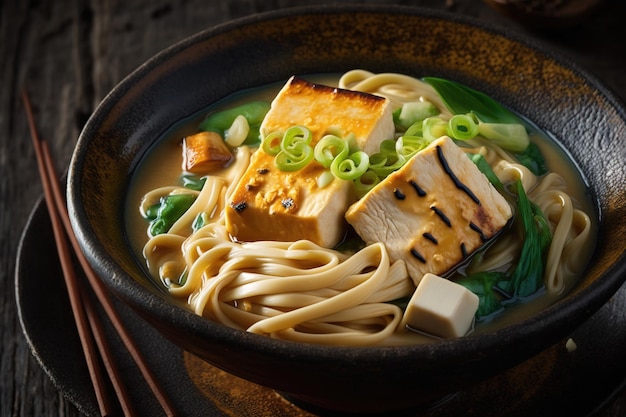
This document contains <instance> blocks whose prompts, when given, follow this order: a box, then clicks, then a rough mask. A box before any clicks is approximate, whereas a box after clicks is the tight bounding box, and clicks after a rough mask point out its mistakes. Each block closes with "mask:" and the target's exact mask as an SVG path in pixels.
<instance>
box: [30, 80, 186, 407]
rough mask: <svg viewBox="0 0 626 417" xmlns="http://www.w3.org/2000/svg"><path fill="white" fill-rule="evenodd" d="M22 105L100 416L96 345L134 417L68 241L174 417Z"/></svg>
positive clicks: (102, 398) (105, 403) (104, 398)
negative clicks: (88, 253) (77, 228)
mask: <svg viewBox="0 0 626 417" xmlns="http://www.w3.org/2000/svg"><path fill="white" fill-rule="evenodd" d="M22 99H23V102H24V106H25V109H26V115H27V118H28V124H29V128H30V132H31V138H32V141H33V146H34V149H35V154H36V157H37V166H38V169H39V174H40V176H41V181H42V185H43V189H44V195H45V200H46V205H47V207H48V212H49V215H50V220H51V223H52V228H53V232H54V237H55V243H56V246H57V251H58V254H59V259H60V261H61V267H62V270H63V275H64V279H65V284H66V287H67V291H68V295H69V298H70V305H71V308H72V312H73V315H74V320H75V321H76V325H77V328H78V333H79V337H80V340H81V345H82V348H83V352H84V354H85V360H86V362H87V367H88V370H89V374H90V377H91V381H92V384H93V387H94V391H95V393H96V399H97V402H98V407H99V411H100V414H101V415H102V416H111V415H112V412H113V408H112V404H111V401H110V399H109V398H108V392H107V390H106V386H105V383H104V375H103V373H102V370H101V369H100V367H99V361H98V352H96V350H95V347H94V342H95V345H96V346H97V348H98V351H99V353H100V359H101V360H102V363H103V364H104V366H105V369H106V371H107V374H108V376H109V379H110V380H111V382H112V385H113V389H114V391H115V393H116V396H117V399H118V401H119V404H120V406H121V408H122V412H123V413H124V415H126V416H132V415H135V411H134V409H133V407H132V404H131V402H130V399H129V397H128V394H127V393H128V391H127V390H126V389H125V387H124V383H123V381H122V379H121V376H120V373H119V370H118V368H117V366H116V365H115V360H114V358H113V356H112V355H111V351H110V347H109V346H108V343H107V342H106V337H105V335H104V331H103V327H102V324H101V323H100V321H99V319H98V315H97V313H96V311H95V307H94V306H93V304H92V302H91V298H90V297H89V294H87V292H86V289H84V288H81V285H80V282H79V280H78V279H77V278H76V274H75V271H74V269H73V263H72V259H71V255H70V254H71V252H70V249H69V247H68V240H69V242H70V243H71V245H72V248H73V250H74V254H75V256H76V258H77V260H78V262H79V264H80V266H81V268H82V270H83V272H84V274H85V276H86V277H87V280H88V281H89V284H90V286H91V289H92V290H93V293H94V294H95V296H96V298H97V299H98V301H99V302H100V305H101V307H102V308H103V310H104V312H105V313H106V316H107V317H108V318H109V320H110V321H111V323H112V324H113V326H114V328H115V330H116V332H117V333H118V335H119V337H120V340H121V341H122V342H123V344H124V346H125V347H126V349H127V350H128V352H129V354H130V356H131V357H132V359H133V360H134V362H135V364H136V365H137V367H138V368H139V370H140V372H141V374H142V375H143V377H144V379H145V381H146V382H147V384H148V386H149V388H150V389H151V391H152V393H153V394H154V396H155V398H156V400H157V401H158V403H159V405H160V406H161V408H162V409H163V411H164V412H165V414H166V415H167V416H168V417H173V416H176V415H177V413H176V411H175V409H174V406H173V405H172V403H171V402H170V400H169V398H168V397H167V394H166V393H165V391H164V390H163V389H162V388H161V386H160V385H159V383H158V382H157V380H156V378H155V377H154V375H153V373H152V371H151V370H150V367H149V365H148V363H147V362H146V360H145V359H144V357H143V356H142V354H141V352H140V350H139V349H138V347H137V345H136V344H135V342H134V340H133V339H132V336H131V335H130V332H129V331H128V330H127V329H126V327H125V326H124V324H123V322H122V320H121V318H120V316H119V314H118V313H117V310H115V308H114V306H113V303H112V302H111V299H110V297H109V295H108V293H107V292H106V289H105V288H104V284H103V283H102V281H100V279H99V278H98V277H97V276H96V274H95V272H94V271H93V269H92V268H91V265H89V262H88V261H87V259H86V258H85V256H84V254H83V252H82V250H81V249H80V246H79V244H78V240H77V239H76V236H75V235H74V232H73V229H72V226H71V224H70V220H69V216H68V213H67V207H66V204H65V199H64V197H63V194H62V192H61V187H60V185H59V180H58V176H57V174H56V172H55V169H54V163H53V161H52V157H51V154H50V149H49V147H48V145H47V142H46V141H44V140H43V139H41V138H40V137H39V134H38V132H37V128H36V126H35V121H34V117H33V112H32V107H31V103H30V99H29V98H28V95H27V93H26V91H22Z"/></svg>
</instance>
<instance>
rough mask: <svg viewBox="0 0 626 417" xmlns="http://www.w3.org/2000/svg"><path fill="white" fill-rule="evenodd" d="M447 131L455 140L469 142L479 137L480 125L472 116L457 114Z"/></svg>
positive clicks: (451, 120) (449, 123) (449, 122)
mask: <svg viewBox="0 0 626 417" xmlns="http://www.w3.org/2000/svg"><path fill="white" fill-rule="evenodd" d="M447 131H448V136H450V137H451V138H453V139H459V140H468V139H472V138H474V137H476V136H477V135H478V124H477V123H476V122H475V121H474V118H473V117H472V115H471V114H457V115H455V116H452V118H451V119H450V121H448V129H447Z"/></svg>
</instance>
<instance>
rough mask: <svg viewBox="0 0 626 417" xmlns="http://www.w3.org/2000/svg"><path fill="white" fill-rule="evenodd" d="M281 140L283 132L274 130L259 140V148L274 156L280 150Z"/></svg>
mask: <svg viewBox="0 0 626 417" xmlns="http://www.w3.org/2000/svg"><path fill="white" fill-rule="evenodd" d="M282 140H283V134H282V133H281V132H279V131H274V132H272V133H270V134H269V135H267V136H265V138H264V139H263V142H261V149H263V152H265V153H266V154H268V155H271V156H276V155H277V154H278V152H280V144H281V142H282Z"/></svg>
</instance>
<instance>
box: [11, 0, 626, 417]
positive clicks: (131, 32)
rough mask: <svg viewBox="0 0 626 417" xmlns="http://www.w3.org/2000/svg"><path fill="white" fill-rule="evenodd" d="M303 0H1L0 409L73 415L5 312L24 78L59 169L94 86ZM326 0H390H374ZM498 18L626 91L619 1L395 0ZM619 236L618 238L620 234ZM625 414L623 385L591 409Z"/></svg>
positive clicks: (17, 217)
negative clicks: (593, 5)
mask: <svg viewBox="0 0 626 417" xmlns="http://www.w3.org/2000/svg"><path fill="white" fill-rule="evenodd" d="M312 3H323V2H318V1H312V0H228V1H227V0H224V1H215V2H207V1H200V0H186V1H183V0H171V1H165V0H157V1H154V0H125V1H113V0H101V1H93V0H56V1H51V0H42V1H39V2H27V1H18V0H5V1H4V2H2V6H1V9H0V10H1V12H0V19H1V20H0V31H1V32H0V33H1V35H0V36H1V37H0V39H1V40H0V66H1V72H0V74H1V77H2V84H1V86H2V91H1V94H2V99H1V101H0V146H1V150H0V233H1V235H2V240H1V245H0V248H1V250H0V259H1V262H0V265H1V269H0V312H1V313H0V315H1V317H2V324H1V326H0V357H1V365H0V378H1V379H0V415H2V416H40V417H46V416H77V415H80V413H79V412H78V411H77V410H76V409H75V407H74V406H73V405H72V404H71V403H70V402H69V401H67V400H66V399H64V397H63V395H62V394H61V393H60V392H59V391H58V390H57V389H56V388H55V387H54V386H53V384H52V383H51V382H50V380H49V378H48V377H47V376H46V374H45V373H44V372H43V370H42V368H41V367H40V366H39V364H38V363H37V362H36V361H35V359H34V358H33V356H32V354H31V352H30V350H29V347H28V345H27V343H26V340H25V338H24V336H23V334H22V329H21V327H20V323H19V320H18V315H17V311H18V310H17V307H16V300H15V295H14V270H15V264H16V253H17V245H18V241H19V238H20V234H21V233H22V230H23V228H24V226H25V224H26V221H27V217H28V213H29V211H30V210H31V208H32V207H33V206H34V205H35V203H36V202H37V201H38V199H39V198H40V196H41V193H42V188H41V186H40V182H39V179H38V174H37V171H36V169H35V157H34V153H33V150H32V147H31V145H30V137H29V132H28V127H27V121H26V117H25V114H24V109H23V106H22V102H21V98H20V90H21V88H22V87H25V88H26V89H27V90H28V92H29V94H30V97H31V100H32V102H33V103H34V110H35V113H36V119H37V123H38V125H39V129H40V131H41V133H42V134H43V136H44V137H45V138H46V139H47V140H48V141H49V142H50V144H51V148H52V152H53V154H54V156H55V158H56V161H57V164H58V166H57V169H58V170H59V171H61V172H63V171H64V170H65V167H66V166H67V164H68V162H69V158H70V155H71V153H72V150H73V147H74V144H75V142H76V139H77V137H78V134H79V131H80V129H81V126H82V125H83V124H84V122H85V121H86V119H87V118H88V117H89V115H90V114H91V112H92V111H93V109H94V107H95V106H96V105H97V103H98V102H99V100H101V99H102V98H103V97H104V95H105V94H106V93H107V92H108V91H109V90H110V89H111V88H112V87H113V86H114V85H115V84H116V83H118V82H119V81H120V80H121V79H122V78H123V77H124V76H125V75H127V74H128V73H129V72H131V71H132V70H133V69H134V68H136V67H137V66H138V65H139V64H141V63H142V62H143V61H145V60H146V59H148V58H149V57H151V56H152V55H153V54H155V53H156V52H158V51H159V50H161V49H163V48H165V47H167V46H169V45H171V44H173V43H175V42H177V41H179V40H182V39H183V38H185V37H187V36H188V35H191V34H193V33H195V32H197V31H199V30H201V29H204V28H207V27H210V26H212V25H215V24H218V23H220V22H223V21H226V20H229V19H233V18H237V17H240V16H244V15H249V14H253V13H259V12H264V11H268V10H272V9H275V8H278V7H285V6H287V5H289V6H298V5H308V4H312ZM334 3H379V4H385V3H392V2H390V1H389V2H386V1H384V0H379V1H376V0H370V1H367V0H366V1H343V2H340V1H335V2H334ZM397 3H401V4H405V5H407V4H410V5H418V6H425V7H431V8H436V9H448V10H450V11H451V12H453V13H459V14H464V15H470V16H474V17H478V18H479V19H481V20H484V21H488V22H494V23H496V24H499V25H505V26H508V27H511V28H513V29H514V30H516V31H519V32H521V33H525V34H527V35H528V36H530V37H532V38H535V39H539V40H540V41H542V42H544V43H545V44H547V45H548V46H549V47H552V48H554V49H555V50H556V51H557V52H558V53H560V54H562V55H565V56H566V57H568V58H570V59H571V60H572V61H574V62H575V63H577V64H578V65H580V66H581V67H582V68H583V69H586V70H588V71H590V72H592V73H594V74H596V75H597V76H598V77H599V78H600V79H601V80H603V81H604V82H605V84H606V85H607V86H608V87H609V88H610V89H612V90H613V91H614V92H615V93H616V94H617V96H618V97H620V98H621V99H622V100H626V76H625V75H626V74H625V71H626V43H624V41H623V39H626V24H624V17H626V2H623V1H622V0H607V1H606V2H605V4H604V5H603V6H602V8H601V9H600V10H598V11H597V12H596V13H594V14H593V15H592V16H591V17H590V18H589V19H588V20H586V21H585V22H584V23H583V24H582V25H581V26H579V27H577V28H575V29H572V30H568V31H558V32H553V33H545V32H544V33H542V32H537V31H531V30H529V29H527V28H525V27H522V26H520V25H518V24H516V23H514V22H512V21H511V20H509V19H508V18H505V17H503V16H501V15H500V14H498V13H497V12H496V11H494V10H493V9H491V8H489V7H488V6H486V5H485V4H484V3H483V2H481V1H479V0H405V1H398V2H397ZM621 244H623V242H622V243H621ZM599 415H600V416H603V417H617V416H624V415H626V392H624V393H623V394H621V395H619V396H617V397H616V398H615V399H613V400H612V401H611V403H610V404H609V405H608V406H607V407H606V408H604V409H603V410H602V412H601V413H600V414H599Z"/></svg>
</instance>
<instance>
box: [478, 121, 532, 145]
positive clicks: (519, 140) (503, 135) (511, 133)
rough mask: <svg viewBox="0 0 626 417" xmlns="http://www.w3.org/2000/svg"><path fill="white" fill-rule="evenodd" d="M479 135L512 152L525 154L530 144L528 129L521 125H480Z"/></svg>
mask: <svg viewBox="0 0 626 417" xmlns="http://www.w3.org/2000/svg"><path fill="white" fill-rule="evenodd" d="M478 133H480V134H481V135H482V136H484V137H486V138H487V139H489V140H491V141H492V142H494V143H495V144H496V145H498V146H500V147H502V148H504V149H507V150H509V151H511V152H523V151H524V150H525V149H526V148H527V147H528V144H529V143H530V139H528V132H526V128H525V127H524V126H523V125H521V124H519V123H479V124H478Z"/></svg>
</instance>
